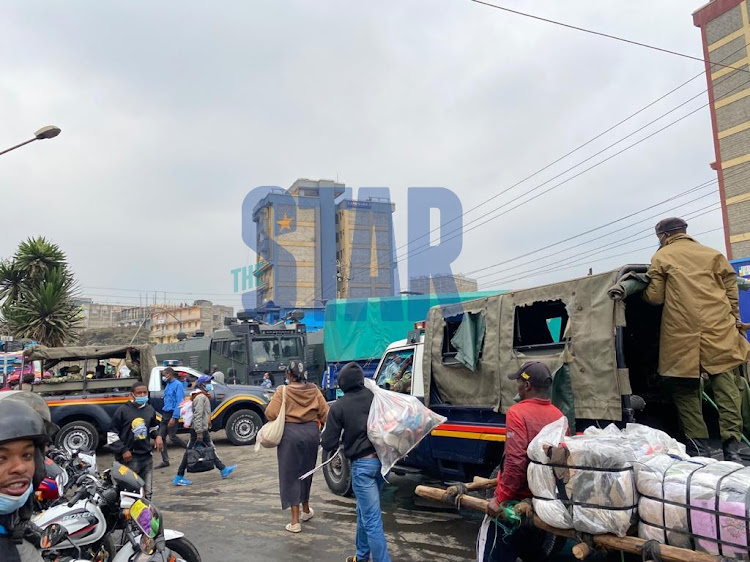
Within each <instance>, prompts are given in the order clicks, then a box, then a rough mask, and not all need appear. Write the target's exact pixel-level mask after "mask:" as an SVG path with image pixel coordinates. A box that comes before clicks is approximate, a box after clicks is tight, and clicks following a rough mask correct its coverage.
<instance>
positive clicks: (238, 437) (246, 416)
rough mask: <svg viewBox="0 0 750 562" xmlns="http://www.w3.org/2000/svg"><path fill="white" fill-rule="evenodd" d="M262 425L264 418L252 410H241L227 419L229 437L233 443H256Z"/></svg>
mask: <svg viewBox="0 0 750 562" xmlns="http://www.w3.org/2000/svg"><path fill="white" fill-rule="evenodd" d="M262 425H263V420H261V419H260V416H259V415H258V414H256V413H255V412H253V411H252V410H239V411H237V412H235V413H233V414H232V415H231V416H229V419H228V420H227V425H226V427H225V429H226V432H227V439H229V440H230V441H231V442H232V445H251V444H253V443H255V436H256V435H258V431H260V427H261V426H262Z"/></svg>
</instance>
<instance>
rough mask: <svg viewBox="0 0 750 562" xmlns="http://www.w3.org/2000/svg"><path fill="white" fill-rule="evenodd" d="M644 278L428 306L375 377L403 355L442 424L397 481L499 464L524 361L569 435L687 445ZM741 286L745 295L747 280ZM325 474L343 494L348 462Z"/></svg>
mask: <svg viewBox="0 0 750 562" xmlns="http://www.w3.org/2000/svg"><path fill="white" fill-rule="evenodd" d="M647 270H648V266H646V265H631V266H625V267H623V268H622V269H620V270H618V271H610V272H607V273H601V274H598V275H590V276H588V277H583V278H580V279H573V280H571V281H565V282H561V283H554V284H551V285H546V286H543V287H537V288H531V289H523V290H518V291H510V292H507V293H504V294H500V295H496V296H489V297H485V298H481V299H477V300H473V301H469V302H464V303H457V304H453V305H448V306H443V307H440V306H436V307H433V308H431V309H430V311H429V314H428V316H427V320H426V322H424V323H423V324H419V325H417V327H418V328H421V330H420V331H413V332H411V333H409V336H408V338H407V339H406V340H400V341H397V342H394V343H392V344H391V345H389V346H388V348H387V350H386V352H385V354H384V355H383V357H382V358H381V360H380V363H379V365H378V368H377V371H376V374H375V377H376V380H378V381H379V383H382V382H384V381H385V380H386V379H387V376H388V375H387V374H386V373H387V372H388V371H390V372H391V373H393V372H395V371H396V367H394V366H393V365H394V364H398V365H403V364H404V363H405V361H406V360H407V359H408V358H410V357H411V358H412V361H411V365H410V370H411V377H412V379H411V394H412V395H414V396H417V397H419V398H420V399H422V400H424V402H425V404H427V405H428V406H429V407H430V408H431V409H432V410H433V411H435V412H436V413H438V414H441V415H443V416H446V417H447V418H448V420H447V421H446V422H445V423H444V424H442V425H440V426H438V427H437V428H436V429H434V430H433V431H432V432H431V434H430V435H429V437H427V438H425V439H424V440H423V441H422V442H421V443H420V444H419V446H418V447H417V448H416V449H414V450H413V451H412V452H411V453H410V454H409V455H408V456H407V457H406V458H405V459H403V460H402V461H401V462H400V463H399V464H398V465H396V467H395V468H394V472H396V473H399V472H402V473H405V472H413V471H418V472H422V473H426V474H429V475H431V476H433V477H437V478H441V479H442V480H444V481H460V482H468V481H471V479H472V478H473V477H474V476H484V477H486V476H489V475H491V473H492V472H493V470H496V467H497V465H498V463H499V461H500V458H501V455H502V448H503V443H504V441H505V413H506V412H507V410H508V408H509V407H510V406H511V405H512V404H513V403H514V398H515V396H516V383H515V381H512V380H509V379H508V378H507V374H508V373H513V372H515V371H516V370H517V369H518V368H519V367H520V366H521V365H523V364H524V363H526V362H527V361H532V360H533V361H541V362H543V363H545V364H546V365H547V366H548V367H549V368H550V370H551V371H552V372H553V373H554V381H553V385H552V389H551V391H552V402H553V403H554V404H555V405H556V406H557V407H558V408H560V410H562V412H563V413H564V414H565V415H566V416H567V418H568V421H569V424H570V428H571V430H575V431H583V430H584V429H585V428H586V427H588V426H591V425H597V424H598V425H600V426H602V427H603V426H605V425H607V424H609V423H611V422H614V423H616V424H618V425H620V426H624V424H625V423H628V422H638V423H642V424H645V425H649V426H652V427H655V428H657V429H661V430H664V431H666V432H667V433H669V434H670V435H672V436H675V437H677V438H678V439H680V438H682V437H684V436H683V435H682V434H681V430H680V428H679V426H678V421H677V420H678V416H677V412H676V410H675V407H674V404H673V402H672V400H671V398H670V396H669V394H668V392H665V391H664V390H663V388H664V385H663V382H664V381H663V379H662V377H661V376H660V375H659V374H658V370H657V369H658V364H659V331H660V322H661V307H658V306H651V305H649V304H647V303H646V302H645V301H644V300H643V299H642V297H641V294H640V292H641V291H642V290H643V288H644V287H645V283H643V281H642V277H641V278H640V279H639V278H638V276H639V275H640V276H642V274H644V273H645V272H646V271H647ZM740 288H741V289H746V288H747V283H745V282H744V280H743V281H742V282H741V283H740ZM741 371H742V372H741V373H738V377H737V380H738V384H740V385H741V386H742V388H743V390H742V392H743V397H744V400H743V411H742V416H743V421H744V429H745V436H743V441H744V444H745V445H744V446H743V448H742V449H741V451H740V454H741V455H742V457H743V459H744V460H745V461H746V462H747V461H750V448H748V446H747V443H749V441H748V438H747V437H748V434H749V433H750V432H749V431H748V430H749V429H750V387H748V382H747V372H746V368H743V369H741ZM381 375H386V376H384V377H381ZM404 376H406V373H405V374H404ZM709 394H710V391H709ZM705 398H706V400H705V401H704V408H703V414H704V417H705V418H706V421H707V424H708V426H709V430H710V434H711V437H712V445H713V446H712V449H718V450H719V454H720V449H721V445H720V441H719V440H718V436H719V431H718V422H717V420H718V417H717V413H716V411H715V409H714V406H713V403H712V401H710V396H708V395H706V396H705ZM324 455H326V454H325V453H324ZM327 459H328V457H327V456H324V459H323V460H327ZM324 476H325V479H326V483H327V484H328V487H329V488H330V489H331V490H332V491H333V492H334V493H337V494H341V495H345V494H348V493H349V492H350V491H351V484H350V481H351V477H350V467H349V464H348V461H346V460H345V459H338V458H337V459H335V460H333V461H331V463H330V464H328V465H327V466H326V467H325V468H324Z"/></svg>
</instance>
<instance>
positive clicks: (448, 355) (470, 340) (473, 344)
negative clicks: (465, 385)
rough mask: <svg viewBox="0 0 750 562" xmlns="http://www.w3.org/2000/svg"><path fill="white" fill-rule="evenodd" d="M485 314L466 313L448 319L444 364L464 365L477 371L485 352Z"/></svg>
mask: <svg viewBox="0 0 750 562" xmlns="http://www.w3.org/2000/svg"><path fill="white" fill-rule="evenodd" d="M484 332H485V319H484V313H483V312H477V313H473V312H465V313H463V314H458V315H456V316H451V317H449V318H447V319H446V325H445V328H444V333H443V358H442V359H443V364H444V365H463V366H464V367H466V368H468V369H469V370H471V371H476V369H477V365H478V363H479V360H480V359H481V358H482V352H483V351H484Z"/></svg>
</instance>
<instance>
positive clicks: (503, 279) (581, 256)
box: [488, 203, 720, 286]
mask: <svg viewBox="0 0 750 562" xmlns="http://www.w3.org/2000/svg"><path fill="white" fill-rule="evenodd" d="M719 208H720V207H717V206H716V203H712V204H711V205H707V206H706V207H702V208H700V209H696V210H694V211H691V212H690V213H687V214H686V215H684V217H685V218H690V219H695V218H698V217H701V216H704V215H707V214H709V213H713V212H715V211H718V210H719ZM691 215H692V216H691ZM643 233H647V234H645V235H644V236H641V237H639V238H631V239H630V240H628V241H627V242H625V241H624V240H625V239H620V240H615V241H613V242H609V243H607V244H604V245H602V246H597V247H596V248H592V249H589V250H585V251H584V252H579V253H578V254H573V255H570V256H567V257H565V258H562V259H560V260H558V261H554V262H551V263H544V264H543V265H544V266H545V267H546V268H549V267H551V266H555V265H559V264H563V265H565V264H566V262H569V260H571V259H574V260H575V263H580V262H585V261H587V260H588V258H590V257H591V256H595V255H597V254H601V253H602V252H606V251H609V250H611V249H613V248H618V247H621V246H627V245H628V244H633V243H635V242H639V241H640V240H646V239H648V238H652V237H654V232H653V229H652V228H646V229H643V230H640V231H638V232H635V233H633V234H631V237H632V236H636V235H638V234H643ZM538 271H539V266H537V267H536V268H534V269H533V270H528V271H522V272H517V273H513V274H511V275H509V276H502V275H501V276H500V277H496V278H495V279H491V280H489V281H488V282H489V283H490V285H489V286H492V285H493V284H497V283H509V282H512V281H517V280H518V279H525V278H526V277H530V276H531V275H524V274H526V273H533V272H538ZM516 275H521V276H520V277H514V276H516Z"/></svg>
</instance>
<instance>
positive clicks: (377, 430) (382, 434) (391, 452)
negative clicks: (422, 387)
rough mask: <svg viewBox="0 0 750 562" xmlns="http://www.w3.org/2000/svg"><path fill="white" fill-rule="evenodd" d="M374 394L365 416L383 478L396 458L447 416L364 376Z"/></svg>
mask: <svg viewBox="0 0 750 562" xmlns="http://www.w3.org/2000/svg"><path fill="white" fill-rule="evenodd" d="M365 386H366V387H367V388H369V389H370V390H371V391H372V393H373V395H374V397H373V399H372V405H371V406H370V414H369V415H368V417H367V438H368V439H369V440H370V442H371V443H372V445H373V447H375V451H376V452H377V454H378V458H379V459H380V462H381V464H382V468H381V469H380V471H381V473H382V474H383V477H385V475H386V474H388V471H390V470H391V468H393V465H395V464H396V463H397V462H398V461H399V460H401V459H402V458H404V457H405V456H406V455H407V454H409V451H411V450H412V449H413V448H414V447H416V446H417V445H418V444H419V442H420V441H421V440H422V439H424V438H425V437H427V436H428V435H429V434H430V431H432V430H433V429H435V428H436V427H437V426H439V425H440V424H441V423H443V422H445V420H446V419H447V418H446V417H444V416H441V415H438V414H436V413H435V412H433V411H432V410H430V409H429V408H427V407H426V406H425V405H424V404H422V402H420V401H419V399H418V398H416V397H414V396H410V395H408V394H399V393H398V392H391V391H390V390H385V389H383V388H380V387H379V386H377V385H376V384H375V383H374V382H373V381H372V380H371V379H365Z"/></svg>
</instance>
